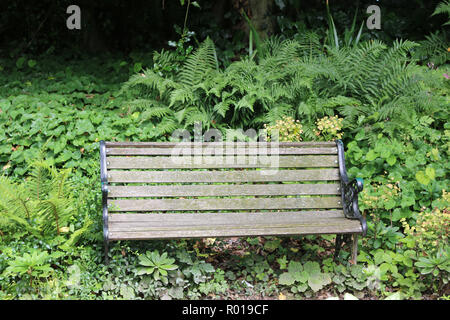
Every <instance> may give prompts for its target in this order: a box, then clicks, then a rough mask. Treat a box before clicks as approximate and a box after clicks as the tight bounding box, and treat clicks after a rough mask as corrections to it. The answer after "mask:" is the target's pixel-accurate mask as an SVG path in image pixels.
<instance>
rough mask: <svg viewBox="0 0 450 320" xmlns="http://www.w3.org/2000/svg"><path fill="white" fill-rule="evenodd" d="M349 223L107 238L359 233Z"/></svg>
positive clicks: (111, 233) (121, 234) (116, 234)
mask: <svg viewBox="0 0 450 320" xmlns="http://www.w3.org/2000/svg"><path fill="white" fill-rule="evenodd" d="M349 221H352V223H351V224H338V225H323V226H297V227H291V228H286V227H283V228H275V227H270V228H257V227H253V228H247V229H224V230H220V231H219V230H208V229H206V230H191V231H186V230H182V231H173V232H168V231H166V230H163V231H152V232H147V231H144V232H140V231H133V232H121V231H109V235H108V239H109V240H148V239H180V238H181V239H182V238H211V237H214V238H226V237H243V236H246V237H251V236H295V235H317V234H354V233H361V232H360V231H359V230H360V226H359V222H358V221H355V220H349Z"/></svg>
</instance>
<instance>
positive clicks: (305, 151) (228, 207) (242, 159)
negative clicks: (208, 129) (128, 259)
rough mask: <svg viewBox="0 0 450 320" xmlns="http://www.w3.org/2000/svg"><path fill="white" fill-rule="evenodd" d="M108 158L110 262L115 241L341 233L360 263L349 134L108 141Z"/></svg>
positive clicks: (104, 176)
mask: <svg viewBox="0 0 450 320" xmlns="http://www.w3.org/2000/svg"><path fill="white" fill-rule="evenodd" d="M180 146H181V147H182V148H184V149H182V150H184V152H192V155H200V156H204V157H200V158H192V157H187V156H185V155H186V153H185V154H182V155H180V153H179V149H180ZM176 148H178V149H176ZM177 150H178V153H177V152H175V151H177ZM211 150H213V151H212V152H211ZM276 152H277V153H278V154H276ZM264 155H266V157H264ZM278 155H279V156H278ZM275 156H278V158H275ZM270 157H273V158H270ZM269 158H270V159H271V161H272V162H274V163H272V164H271V163H269V162H270V161H268V159H269ZM100 163H101V183H102V194H103V236H104V240H105V257H106V258H105V259H106V262H107V261H108V260H107V259H108V245H109V242H110V241H116V240H144V239H176V238H206V237H212V238H215V237H239V236H288V235H321V234H336V235H337V236H336V250H335V257H336V256H337V254H338V252H339V250H340V248H341V246H342V244H343V242H344V241H345V242H348V243H350V242H351V235H353V242H352V244H351V245H352V260H353V262H354V263H356V256H357V237H358V235H360V234H362V235H365V234H366V230H367V226H366V222H365V219H364V218H363V217H362V216H361V214H360V212H359V210H358V192H359V191H361V190H362V187H363V185H362V181H359V180H358V179H355V180H352V181H350V180H349V178H348V177H347V172H346V168H345V160H344V147H343V144H342V142H341V141H337V142H292V143H287V142H286V143H283V142H280V143H279V144H275V143H270V142H269V143H267V142H257V143H243V142H234V143H220V142H210V143H207V142H204V143H190V142H185V143H181V144H180V143H169V142H165V143H164V142H104V141H101V142H100ZM271 166H272V167H271ZM273 166H278V167H279V169H278V170H276V169H277V168H275V170H274V168H273Z"/></svg>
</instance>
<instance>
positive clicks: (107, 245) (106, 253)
mask: <svg viewBox="0 0 450 320" xmlns="http://www.w3.org/2000/svg"><path fill="white" fill-rule="evenodd" d="M108 252H109V242H108V241H105V264H106V265H107V264H109V259H108Z"/></svg>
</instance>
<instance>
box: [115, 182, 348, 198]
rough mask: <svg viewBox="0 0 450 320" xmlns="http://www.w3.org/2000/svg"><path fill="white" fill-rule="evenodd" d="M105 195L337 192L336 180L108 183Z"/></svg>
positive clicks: (262, 194)
mask: <svg viewBox="0 0 450 320" xmlns="http://www.w3.org/2000/svg"><path fill="white" fill-rule="evenodd" d="M108 189H109V192H108V197H109V198H121V197H122V198H129V197H192V196H195V197H212V196H217V197H222V196H279V195H288V196H290V195H322V194H323V195H338V194H340V193H341V192H340V191H339V184H271V185H248V184H247V185H245V184H244V185H162V186H161V185H160V186H110V187H109V188H108Z"/></svg>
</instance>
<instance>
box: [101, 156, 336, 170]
mask: <svg viewBox="0 0 450 320" xmlns="http://www.w3.org/2000/svg"><path fill="white" fill-rule="evenodd" d="M106 162H107V166H108V169H156V168H161V169H177V168H186V169H191V168H317V167H337V166H338V163H337V156H280V157H277V156H265V157H261V156H258V157H255V156H253V157H252V156H236V157H232V156H224V157H213V156H211V157H107V158H106Z"/></svg>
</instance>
